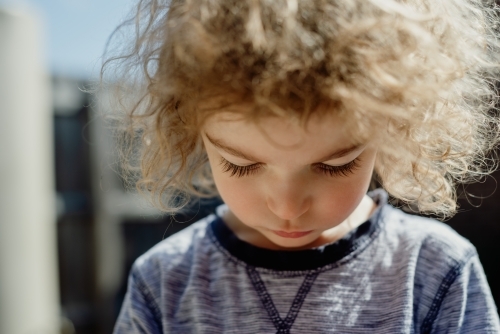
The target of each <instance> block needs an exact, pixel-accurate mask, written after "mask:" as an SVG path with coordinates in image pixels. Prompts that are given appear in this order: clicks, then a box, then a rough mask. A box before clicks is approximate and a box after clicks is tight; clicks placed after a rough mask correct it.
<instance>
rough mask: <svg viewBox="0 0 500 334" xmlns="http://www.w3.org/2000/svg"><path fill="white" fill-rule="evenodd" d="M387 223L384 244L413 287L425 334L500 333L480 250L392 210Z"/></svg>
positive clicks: (437, 225) (442, 227)
mask: <svg viewBox="0 0 500 334" xmlns="http://www.w3.org/2000/svg"><path fill="white" fill-rule="evenodd" d="M382 219H383V220H384V221H383V226H384V227H383V229H382V234H383V235H382V238H381V241H382V242H384V243H386V244H387V245H388V248H389V249H391V250H390V256H391V258H392V260H393V261H392V265H393V266H394V267H397V269H398V270H399V272H404V273H405V275H407V276H408V280H407V282H411V285H410V289H411V291H412V295H413V301H414V304H413V308H414V309H413V311H414V312H413V313H414V317H415V320H416V323H417V324H419V326H420V331H421V332H425V333H431V332H432V333H434V332H438V333H441V332H442V331H441V330H442V329H446V330H445V331H447V332H448V330H450V331H449V332H453V333H455V329H456V330H457V331H456V332H457V333H458V332H460V328H462V329H465V328H469V327H470V328H481V329H482V330H483V331H481V332H482V333H494V332H496V330H492V331H490V329H492V328H493V329H495V328H498V319H497V320H495V318H496V317H497V316H496V310H495V306H494V303H493V299H492V297H491V292H490V290H489V287H488V283H487V281H486V277H485V276H484V271H483V269H482V266H481V263H480V261H479V258H478V255H477V252H476V249H475V247H474V246H473V245H472V244H471V243H470V242H469V241H468V240H467V239H465V238H464V237H462V236H460V235H459V234H458V233H457V232H455V231H454V230H453V229H452V228H451V227H449V226H448V225H446V224H444V223H442V222H439V221H437V220H434V219H429V218H424V217H419V216H415V215H410V214H407V213H404V212H402V211H401V210H398V209H395V208H392V207H390V206H386V207H385V208H384V215H383V218H382ZM471 223H472V222H471ZM403 267H404V268H405V269H403ZM465 310H467V312H468V313H465ZM478 326H479V327H478ZM451 328H453V330H451ZM470 328H469V329H470ZM464 332H470V331H467V330H465V331H464Z"/></svg>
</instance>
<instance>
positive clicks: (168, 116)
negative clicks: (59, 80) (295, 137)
mask: <svg viewBox="0 0 500 334" xmlns="http://www.w3.org/2000/svg"><path fill="white" fill-rule="evenodd" d="M498 22H499V19H498V9H497V7H496V5H495V3H494V2H493V1H481V0H440V1H436V0H196V1H193V0H173V1H167V0H141V1H139V3H138V5H137V7H136V10H135V11H134V13H133V14H132V16H131V17H130V19H129V20H128V21H126V22H124V23H123V24H122V25H121V26H120V27H118V28H117V30H116V31H115V33H114V34H113V36H112V38H111V39H110V44H109V45H110V46H111V47H112V48H110V49H108V53H107V60H106V61H105V63H104V65H103V68H102V73H101V74H102V78H105V77H106V76H107V75H108V74H109V73H112V74H113V78H114V80H115V81H113V85H116V78H118V79H121V81H118V82H119V85H118V86H119V87H120V93H121V94H122V95H121V96H122V98H121V101H122V102H123V100H124V97H125V99H131V98H132V100H133V101H134V103H133V104H132V105H130V104H129V103H122V106H125V110H126V111H127V112H126V113H124V114H123V115H124V116H125V119H122V121H123V120H125V122H122V123H121V124H122V125H125V127H122V129H123V130H124V131H122V132H120V133H121V135H122V137H121V138H122V141H121V145H122V153H123V158H124V161H125V162H126V163H127V164H126V165H127V169H126V170H128V171H132V173H133V171H134V166H135V167H138V168H139V169H140V173H139V176H138V177H139V179H138V180H135V179H134V182H133V184H136V185H137V187H138V188H139V189H140V190H141V191H144V192H147V193H149V194H151V195H152V198H153V201H154V203H155V204H156V205H157V206H158V207H160V208H161V209H163V210H164V211H165V212H170V213H174V212H176V211H178V210H179V209H181V208H182V207H184V206H185V205H186V204H188V203H189V201H190V199H191V198H192V195H195V196H203V197H205V196H214V195H216V194H217V191H216V188H215V186H214V183H213V180H212V178H211V173H210V169H209V166H208V162H207V157H206V154H205V152H204V149H203V146H202V143H201V138H200V134H199V130H200V127H201V126H202V125H203V123H204V121H205V120H206V119H207V117H210V116H211V115H213V114H214V113H217V112H220V111H221V110H223V109H227V108H228V107H230V106H232V105H235V104H239V103H248V102H250V103H251V104H252V105H253V106H255V107H254V108H253V109H252V111H251V112H250V113H248V114H247V115H245V116H246V117H248V119H250V120H254V121H256V120H258V119H261V118H262V117H263V116H280V117H292V118H296V119H298V120H300V121H302V122H306V121H307V120H308V119H309V117H310V116H311V115H313V114H315V113H318V112H320V110H328V112H332V113H337V114H338V115H339V116H340V117H342V118H343V119H344V120H345V124H346V127H349V130H350V131H351V133H352V135H353V138H355V139H356V140H357V141H358V142H364V141H366V140H368V139H370V140H375V141H377V144H378V155H377V160H376V164H375V171H376V173H377V175H378V178H379V181H380V183H381V184H382V186H383V187H384V188H385V189H386V190H387V192H388V193H389V194H390V195H392V196H393V197H395V198H396V199H399V200H401V201H403V202H405V203H408V204H411V205H413V206H414V207H416V208H418V210H420V211H421V212H425V213H433V214H436V215H438V216H440V217H447V216H450V215H452V214H453V213H455V212H456V209H457V204H456V187H457V185H458V184H460V183H466V182H472V181H477V180H478V179H480V178H481V177H482V176H484V175H486V174H488V173H490V172H491V171H492V170H493V168H495V167H496V163H495V160H494V159H493V158H491V155H488V154H489V153H490V152H491V151H492V149H494V148H496V145H497V143H498V141H499V119H498V117H497V114H496V107H495V106H496V101H497V92H496V83H497V78H496V76H497V72H498V68H499V66H498V65H499V63H500V62H499V55H500V44H499V41H498V39H497V36H496V29H497V25H498ZM131 37H133V39H131V40H130V38H131ZM117 75H118V76H117ZM102 82H104V79H102ZM120 83H121V84H120ZM134 96H139V98H137V99H136V100H134V99H133V97H134ZM207 101H210V104H209V105H210V107H207V106H208V104H207V103H206V102H207ZM214 101H215V104H214ZM320 106H327V108H319V107H320ZM136 181H137V182H136Z"/></svg>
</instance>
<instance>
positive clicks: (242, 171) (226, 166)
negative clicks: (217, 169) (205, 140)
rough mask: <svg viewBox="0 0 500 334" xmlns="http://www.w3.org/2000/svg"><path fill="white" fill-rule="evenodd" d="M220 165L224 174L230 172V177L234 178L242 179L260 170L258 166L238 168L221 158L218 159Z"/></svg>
mask: <svg viewBox="0 0 500 334" xmlns="http://www.w3.org/2000/svg"><path fill="white" fill-rule="evenodd" d="M220 164H221V165H222V171H223V172H224V173H227V172H231V175H230V176H235V175H236V177H243V176H247V175H252V174H254V173H255V172H257V171H258V169H259V168H260V164H253V165H248V166H238V165H235V164H233V163H231V162H229V161H227V160H226V159H224V158H222V157H221V159H220Z"/></svg>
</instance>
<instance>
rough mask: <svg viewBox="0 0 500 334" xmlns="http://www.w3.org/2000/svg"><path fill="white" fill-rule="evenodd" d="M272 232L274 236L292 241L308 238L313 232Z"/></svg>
mask: <svg viewBox="0 0 500 334" xmlns="http://www.w3.org/2000/svg"><path fill="white" fill-rule="evenodd" d="M271 232H273V233H274V234H276V235H278V236H280V237H282V238H292V239H296V238H302V237H303V236H306V235H308V234H309V233H311V232H312V231H304V232H285V231H273V230H271Z"/></svg>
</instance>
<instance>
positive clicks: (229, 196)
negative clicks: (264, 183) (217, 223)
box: [211, 164, 263, 217]
mask: <svg viewBox="0 0 500 334" xmlns="http://www.w3.org/2000/svg"><path fill="white" fill-rule="evenodd" d="M211 166H212V175H213V178H214V182H215V185H216V187H217V190H218V192H219V195H220V197H221V198H222V200H223V201H224V203H226V204H227V205H228V206H229V207H230V208H231V210H232V211H233V212H234V213H235V214H236V215H237V216H240V215H241V214H243V215H244V216H245V217H248V216H251V215H252V212H254V211H255V209H256V208H257V207H258V206H259V205H262V198H263V196H262V195H261V194H260V193H259V191H258V188H257V183H256V182H252V180H251V179H248V178H245V177H243V178H237V177H229V176H228V175H229V174H228V173H223V172H222V170H221V168H220V167H219V166H217V165H216V164H215V165H214V164H211ZM238 213H239V214H238Z"/></svg>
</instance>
